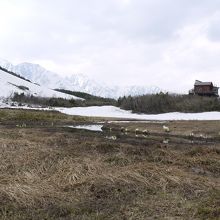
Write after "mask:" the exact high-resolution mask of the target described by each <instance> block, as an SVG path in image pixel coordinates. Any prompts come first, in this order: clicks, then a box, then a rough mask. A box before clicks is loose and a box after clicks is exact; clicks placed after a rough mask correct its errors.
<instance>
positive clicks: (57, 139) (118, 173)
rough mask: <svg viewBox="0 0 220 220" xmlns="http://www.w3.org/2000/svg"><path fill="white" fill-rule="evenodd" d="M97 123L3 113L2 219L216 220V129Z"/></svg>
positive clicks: (219, 177) (219, 147)
mask: <svg viewBox="0 0 220 220" xmlns="http://www.w3.org/2000/svg"><path fill="white" fill-rule="evenodd" d="M100 120H101V119H98V118H96V119H95V118H84V117H73V116H66V115H62V114H60V113H56V112H37V111H25V110H0V218H1V219H219V217H220V141H219V140H220V139H219V136H220V135H219V131H220V123H219V122H217V121H212V122H211V121H210V122H202V121H201V122H193V121H188V122H183V121H179V122H166V123H164V124H166V125H167V126H169V128H170V130H171V132H170V133H169V134H167V133H164V131H163V129H162V125H163V124H161V123H158V122H151V123H142V122H139V123H137V122H129V123H123V122H119V123H118V122H117V123H105V125H104V127H105V128H106V131H104V132H94V131H86V130H79V129H72V128H67V127H63V125H73V124H83V123H96V122H99V121H100ZM105 121H106V119H105ZM122 126H123V127H126V128H127V129H128V133H127V134H125V133H124V132H121V128H122ZM109 128H111V130H112V131H111V132H110V131H108V129H109ZM137 128H138V129H139V134H135V129H137ZM146 129H148V130H149V132H150V134H149V135H147V136H146V135H145V136H143V134H142V133H141V131H142V130H146ZM191 133H193V134H194V137H189V136H190V134H191ZM113 136H115V137H116V139H111V138H110V137H113ZM167 139H168V140H169V141H168V142H164V140H167Z"/></svg>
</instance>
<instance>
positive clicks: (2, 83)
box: [0, 69, 80, 99]
mask: <svg viewBox="0 0 220 220" xmlns="http://www.w3.org/2000/svg"><path fill="white" fill-rule="evenodd" d="M0 88H1V91H0V98H1V99H2V98H8V97H12V96H13V94H14V93H15V92H16V93H18V94H21V93H24V94H25V95H34V96H39V97H59V98H66V99H80V98H78V97H76V96H72V95H67V94H64V93H61V92H57V91H54V90H52V89H48V88H46V87H44V86H40V85H37V84H34V83H32V82H29V81H27V80H25V79H22V78H19V77H18V76H15V75H13V74H11V73H8V72H6V71H4V70H1V69H0Z"/></svg>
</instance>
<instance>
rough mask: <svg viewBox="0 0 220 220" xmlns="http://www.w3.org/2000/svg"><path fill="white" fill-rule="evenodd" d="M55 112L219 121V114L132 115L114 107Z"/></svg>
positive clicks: (65, 109) (92, 107)
mask: <svg viewBox="0 0 220 220" xmlns="http://www.w3.org/2000/svg"><path fill="white" fill-rule="evenodd" d="M56 110H58V111H60V112H62V113H65V114H68V115H80V116H90V117H112V118H124V119H137V120H220V112H203V113H179V112H171V113H164V114H155V115H147V114H134V113H131V111H126V110H122V109H120V108H118V107H115V106H101V107H99V106H91V107H75V108H56Z"/></svg>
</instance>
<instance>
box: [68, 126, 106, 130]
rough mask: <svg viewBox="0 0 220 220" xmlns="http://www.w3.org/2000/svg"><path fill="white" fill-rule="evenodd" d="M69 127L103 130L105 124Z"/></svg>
mask: <svg viewBox="0 0 220 220" xmlns="http://www.w3.org/2000/svg"><path fill="white" fill-rule="evenodd" d="M67 127H68V128H75V129H83V130H89V131H102V127H103V125H76V126H67Z"/></svg>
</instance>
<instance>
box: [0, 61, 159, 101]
mask: <svg viewBox="0 0 220 220" xmlns="http://www.w3.org/2000/svg"><path fill="white" fill-rule="evenodd" d="M1 63H2V65H3V66H2V67H4V68H6V69H8V70H10V71H13V72H15V73H17V74H19V75H21V76H23V77H25V78H27V79H29V80H30V81H32V82H35V83H38V84H40V85H43V86H46V87H49V88H51V89H67V90H71V91H79V92H85V93H90V94H92V95H95V96H101V97H107V98H118V97H120V96H128V95H133V96H134V95H135V96H136V95H143V94H152V93H158V92H160V91H161V90H160V89H159V88H158V87H156V86H126V87H119V86H112V87H108V86H107V85H105V84H104V83H101V82H97V81H95V80H93V79H90V78H89V77H88V76H87V75H84V74H81V73H80V74H79V73H78V74H73V75H71V76H70V77H65V78H63V77H61V76H60V75H59V74H57V73H54V72H51V71H49V70H47V69H45V68H44V67H42V66H41V65H39V64H33V63H29V62H24V63H20V64H18V65H15V66H13V65H12V64H10V63H9V62H8V61H4V60H3V59H2V60H1V59H0V65H1Z"/></svg>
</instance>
